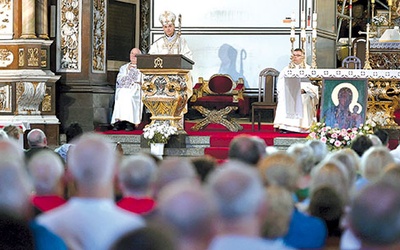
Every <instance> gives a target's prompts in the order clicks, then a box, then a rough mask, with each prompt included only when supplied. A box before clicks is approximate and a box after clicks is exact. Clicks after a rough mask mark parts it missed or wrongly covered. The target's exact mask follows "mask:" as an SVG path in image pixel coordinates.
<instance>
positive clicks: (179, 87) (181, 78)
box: [142, 72, 188, 132]
mask: <svg viewBox="0 0 400 250" xmlns="http://www.w3.org/2000/svg"><path fill="white" fill-rule="evenodd" d="M186 80H187V74H176V73H172V72H171V73H168V72H166V73H165V74H163V75H154V74H144V76H143V84H142V90H143V103H144V104H145V105H146V107H147V108H148V109H149V111H150V112H151V114H152V123H154V122H157V121H169V123H170V125H171V126H174V127H176V128H177V129H178V131H180V132H183V131H184V130H183V128H182V125H181V124H180V120H181V118H182V112H183V110H184V109H185V107H186V103H187V98H188V97H187V85H186Z"/></svg>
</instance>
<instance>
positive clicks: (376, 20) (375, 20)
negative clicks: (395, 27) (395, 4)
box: [371, 15, 388, 27]
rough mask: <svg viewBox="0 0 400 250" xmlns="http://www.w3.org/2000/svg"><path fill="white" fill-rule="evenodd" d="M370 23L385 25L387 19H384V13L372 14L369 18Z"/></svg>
mask: <svg viewBox="0 0 400 250" xmlns="http://www.w3.org/2000/svg"><path fill="white" fill-rule="evenodd" d="M371 22H372V24H373V25H375V26H378V27H379V26H382V25H387V23H388V21H387V20H386V17H385V16H384V15H378V16H374V17H373V18H372V20H371Z"/></svg>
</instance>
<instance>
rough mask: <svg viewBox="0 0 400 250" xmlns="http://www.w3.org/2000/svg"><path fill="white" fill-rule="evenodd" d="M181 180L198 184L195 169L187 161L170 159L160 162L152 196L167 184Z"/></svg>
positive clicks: (176, 158)
mask: <svg viewBox="0 0 400 250" xmlns="http://www.w3.org/2000/svg"><path fill="white" fill-rule="evenodd" d="M182 179H189V180H191V181H193V182H198V179H197V174H196V169H195V168H194V166H193V164H192V163H191V162H190V160H189V159H185V158H178V157H171V158H167V159H164V160H162V161H161V162H160V164H159V167H158V171H157V177H156V182H155V190H154V192H155V194H154V196H157V195H158V192H159V191H160V190H161V189H162V188H163V187H164V186H166V185H167V184H169V183H172V182H174V181H178V180H182Z"/></svg>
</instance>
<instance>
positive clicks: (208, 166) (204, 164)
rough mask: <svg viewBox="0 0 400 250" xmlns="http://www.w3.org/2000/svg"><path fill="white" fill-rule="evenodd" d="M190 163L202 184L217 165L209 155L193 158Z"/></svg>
mask: <svg viewBox="0 0 400 250" xmlns="http://www.w3.org/2000/svg"><path fill="white" fill-rule="evenodd" d="M192 163H193V166H194V167H195V169H196V172H197V175H198V176H199V178H200V180H201V181H202V182H205V181H206V179H207V177H208V176H209V175H210V173H212V172H213V171H214V170H215V168H216V167H217V165H218V162H217V160H216V159H215V158H214V157H212V156H209V155H205V156H201V157H196V158H193V159H192Z"/></svg>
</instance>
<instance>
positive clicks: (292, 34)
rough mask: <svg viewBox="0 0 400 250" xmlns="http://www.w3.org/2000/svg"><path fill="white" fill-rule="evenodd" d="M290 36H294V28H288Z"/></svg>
mask: <svg viewBox="0 0 400 250" xmlns="http://www.w3.org/2000/svg"><path fill="white" fill-rule="evenodd" d="M290 37H291V38H294V37H295V35H294V29H291V30H290Z"/></svg>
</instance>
